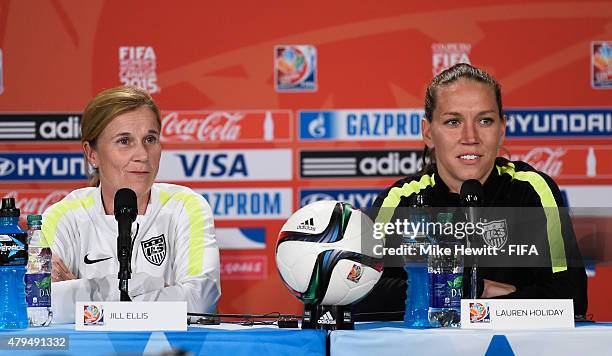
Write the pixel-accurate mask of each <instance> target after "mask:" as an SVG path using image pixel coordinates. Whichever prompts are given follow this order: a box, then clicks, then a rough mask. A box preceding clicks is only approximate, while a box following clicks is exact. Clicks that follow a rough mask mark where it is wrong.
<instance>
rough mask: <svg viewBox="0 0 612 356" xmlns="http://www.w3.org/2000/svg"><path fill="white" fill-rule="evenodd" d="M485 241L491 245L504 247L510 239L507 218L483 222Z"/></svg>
mask: <svg viewBox="0 0 612 356" xmlns="http://www.w3.org/2000/svg"><path fill="white" fill-rule="evenodd" d="M482 227H483V229H484V233H483V235H482V237H483V239H484V242H485V243H486V244H487V245H488V246H491V247H495V248H502V247H504V245H505V244H506V242H507V241H508V227H507V226H506V219H502V220H492V221H489V222H484V223H482Z"/></svg>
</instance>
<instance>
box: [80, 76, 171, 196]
mask: <svg viewBox="0 0 612 356" xmlns="http://www.w3.org/2000/svg"><path fill="white" fill-rule="evenodd" d="M141 106H146V107H148V108H149V109H151V111H153V114H154V115H155V118H156V119H157V123H158V124H159V128H160V129H161V114H160V112H159V108H158V107H157V104H155V102H154V101H153V98H151V95H149V93H147V92H146V91H145V90H144V89H141V88H139V87H135V86H118V87H115V88H110V89H106V90H103V91H101V92H100V93H98V94H97V95H96V96H95V97H94V98H93V99H91V101H90V102H89V104H87V107H85V111H84V112H83V119H82V120H81V142H89V145H90V146H91V148H92V149H95V148H96V141H97V139H98V137H99V136H100V135H101V134H102V131H104V129H105V128H106V127H107V126H108V124H109V123H110V122H111V121H112V120H113V119H114V118H116V117H117V116H119V115H121V114H124V113H126V112H128V111H132V110H136V109H138V108H140V107H141ZM85 162H87V157H85ZM89 185H90V186H92V187H97V186H98V185H100V175H99V173H98V170H97V168H95V169H94V170H93V172H89Z"/></svg>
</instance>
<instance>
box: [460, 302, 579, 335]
mask: <svg viewBox="0 0 612 356" xmlns="http://www.w3.org/2000/svg"><path fill="white" fill-rule="evenodd" d="M573 327H574V304H573V302H572V300H571V299H462V300H461V328H465V329H545V328H546V329H548V328H555V329H565V328H573Z"/></svg>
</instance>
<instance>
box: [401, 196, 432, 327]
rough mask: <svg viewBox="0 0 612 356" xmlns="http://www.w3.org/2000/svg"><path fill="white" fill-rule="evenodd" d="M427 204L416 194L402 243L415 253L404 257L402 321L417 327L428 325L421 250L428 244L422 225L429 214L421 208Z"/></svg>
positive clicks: (425, 261)
mask: <svg viewBox="0 0 612 356" xmlns="http://www.w3.org/2000/svg"><path fill="white" fill-rule="evenodd" d="M425 206H427V203H426V202H425V199H424V197H423V195H417V196H416V203H415V205H414V206H413V208H412V209H411V216H410V222H411V223H412V224H411V225H410V226H411V227H412V228H413V229H416V230H411V231H408V233H407V234H406V236H404V239H403V243H404V244H406V245H408V248H409V249H412V250H413V251H415V253H416V254H415V255H413V256H409V257H407V258H406V259H405V262H404V270H405V271H406V274H407V278H408V279H407V281H406V282H407V288H406V311H405V313H404V322H405V323H406V325H408V326H411V327H417V328H427V327H429V319H428V314H427V313H428V308H429V279H428V274H427V257H426V256H425V255H423V254H422V253H421V252H422V251H423V249H422V248H423V247H426V246H427V245H428V244H429V240H428V236H427V234H426V229H425V228H424V226H423V225H416V224H417V223H420V224H424V223H426V222H427V221H429V215H428V214H427V212H425V211H424V210H423V209H417V208H421V207H425Z"/></svg>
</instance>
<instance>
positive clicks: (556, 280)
mask: <svg viewBox="0 0 612 356" xmlns="http://www.w3.org/2000/svg"><path fill="white" fill-rule="evenodd" d="M425 175H426V176H427V177H423V176H425ZM414 181H417V182H420V184H419V185H420V188H419V189H420V191H419V192H418V193H419V194H426V195H427V196H428V197H429V200H430V205H431V206H432V207H458V206H460V199H459V194H457V193H451V192H450V191H449V189H448V187H447V186H446V184H445V183H444V182H443V181H442V179H441V178H440V176H439V175H438V173H437V170H436V167H435V166H433V167H431V169H429V170H428V171H426V172H424V173H423V174H421V175H418V176H411V177H406V178H404V179H401V180H399V181H397V182H396V183H395V184H393V185H392V186H391V187H389V188H387V189H386V190H385V191H383V192H382V193H381V194H380V195H379V196H378V198H377V199H376V201H375V202H374V204H373V208H380V207H383V208H385V209H394V208H401V207H410V206H413V205H414V203H415V196H416V194H415V191H414V189H413V188H414V187H415V185H414V184H412V188H408V187H409V186H410V185H409V184H408V183H411V182H414ZM483 191H484V202H483V206H484V207H517V208H518V207H542V206H547V207H550V206H557V207H563V206H564V203H563V199H562V197H561V192H560V191H559V188H558V186H557V185H556V184H555V182H554V181H553V180H552V179H551V178H550V177H548V176H547V175H546V174H544V173H542V172H539V171H536V170H535V169H534V168H532V167H531V166H530V165H528V164H527V163H524V162H520V161H516V162H510V161H508V160H506V159H504V158H497V159H496V161H495V167H493V170H492V173H491V175H490V176H489V178H488V179H487V181H486V182H485V183H484V184H483ZM542 216H543V219H544V220H546V219H548V218H547V217H544V215H542ZM547 223H548V224H549V225H548V226H549V228H551V227H553V228H554V226H556V225H560V230H556V231H560V232H561V235H562V236H559V234H554V236H546V234H548V235H552V234H551V233H550V231H547V228H546V226H544V228H543V230H542V229H541V228H540V230H539V232H538V233H540V234H544V235H545V238H544V239H540V242H541V241H545V244H546V247H545V248H548V251H546V252H547V253H549V254H550V255H553V254H554V255H556V256H557V257H559V256H561V257H560V258H561V259H562V261H561V265H562V266H564V267H561V268H556V269H553V268H552V266H553V262H551V266H549V267H521V266H505V267H480V268H479V269H478V273H477V277H478V295H481V293H482V290H483V282H482V280H483V279H489V280H493V281H497V282H502V283H507V284H511V285H514V286H515V287H516V289H517V290H516V292H513V293H511V294H508V295H506V296H503V297H500V298H517V299H541V298H542V299H546V298H558V299H573V301H574V314H576V315H584V314H585V313H586V310H587V277H586V273H585V270H584V265H583V263H582V257H581V255H580V251H579V249H578V245H577V242H576V237H575V234H574V230H573V226H572V223H571V220H570V218H569V215H568V214H567V211H566V210H565V209H559V218H558V219H557V220H554V221H548V222H547ZM525 229H526V230H524V231H523V233H522V235H527V236H528V235H530V233H531V232H532V231H535V230H537V229H538V228H537V227H534V226H526V227H525ZM550 245H555V246H556V247H555V248H556V250H555V251H556V252H553V248H550ZM556 261H559V259H557V260H556ZM556 264H557V265H558V264H559V263H558V262H557V263H556ZM470 275H471V269H470V268H465V269H464V278H463V281H464V283H463V295H464V296H468V295H469V293H468V290H469V281H470ZM405 299H406V272H405V271H404V269H403V268H401V267H385V269H384V272H383V275H382V277H381V280H380V281H379V282H378V283H377V285H376V286H375V287H374V289H373V290H372V292H371V293H370V294H369V295H368V296H367V297H366V298H365V299H363V300H361V301H360V302H359V303H357V304H356V305H355V307H354V309H355V313H356V314H357V315H356V320H402V318H403V311H404V309H405Z"/></svg>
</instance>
